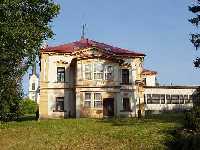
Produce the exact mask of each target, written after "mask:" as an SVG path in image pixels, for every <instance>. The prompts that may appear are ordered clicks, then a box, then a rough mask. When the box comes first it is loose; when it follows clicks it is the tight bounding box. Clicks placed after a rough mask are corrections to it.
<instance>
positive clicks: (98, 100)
mask: <svg viewBox="0 0 200 150" xmlns="http://www.w3.org/2000/svg"><path fill="white" fill-rule="evenodd" d="M96 94H100V99H96V96H95V95H96ZM96 102H101V106H100V107H97V106H95V103H96ZM102 106H103V101H102V94H101V93H94V107H95V108H102Z"/></svg>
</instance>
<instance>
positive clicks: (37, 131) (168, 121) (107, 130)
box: [0, 114, 182, 150]
mask: <svg viewBox="0 0 200 150" xmlns="http://www.w3.org/2000/svg"><path fill="white" fill-rule="evenodd" d="M181 118H182V115H180V114H176V115H174V114H168V115H162V116H157V117H154V118H149V119H142V120H137V119H121V120H114V119H112V120H101V119H61V120H42V121H22V122H9V123H4V124H0V149H1V150H5V149H19V150H30V149H38V150H39V149H40V150H44V149H58V150H59V149H60V150H61V149H77V150H79V149H85V150H87V149H114V150H117V149H123V150H124V149H131V150H134V149H139V150H145V149H158V150H162V149H167V146H166V143H168V142H170V141H172V140H173V136H172V135H171V132H172V131H173V130H174V129H175V128H177V127H180V126H181Z"/></svg>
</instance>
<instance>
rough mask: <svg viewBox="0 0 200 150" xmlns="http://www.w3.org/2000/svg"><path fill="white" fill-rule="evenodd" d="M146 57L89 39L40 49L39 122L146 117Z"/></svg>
mask: <svg viewBox="0 0 200 150" xmlns="http://www.w3.org/2000/svg"><path fill="white" fill-rule="evenodd" d="M144 56H145V55H144V54H142V53H137V52H134V51H129V50H126V49H121V48H117V47H113V46H110V45H107V44H104V43H99V42H96V41H92V40H89V39H81V40H79V41H76V42H73V43H69V44H65V45H60V46H55V47H46V48H43V49H41V53H40V62H41V64H40V68H41V72H40V104H39V112H40V118H54V117H61V118H68V117H76V118H79V117H94V118H102V117H109V116H119V117H130V116H137V111H138V109H140V110H141V111H142V114H144V88H143V79H142V71H143V67H142V66H143V60H144Z"/></svg>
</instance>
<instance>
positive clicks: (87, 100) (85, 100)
mask: <svg viewBox="0 0 200 150" xmlns="http://www.w3.org/2000/svg"><path fill="white" fill-rule="evenodd" d="M86 94H90V99H86ZM85 102H90V106H86V104H85ZM84 107H88V108H91V107H92V93H91V92H85V93H84Z"/></svg>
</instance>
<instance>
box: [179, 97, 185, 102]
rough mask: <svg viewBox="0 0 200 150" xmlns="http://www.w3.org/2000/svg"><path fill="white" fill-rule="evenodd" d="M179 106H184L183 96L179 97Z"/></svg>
mask: <svg viewBox="0 0 200 150" xmlns="http://www.w3.org/2000/svg"><path fill="white" fill-rule="evenodd" d="M179 100H180V104H184V96H183V95H179Z"/></svg>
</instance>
